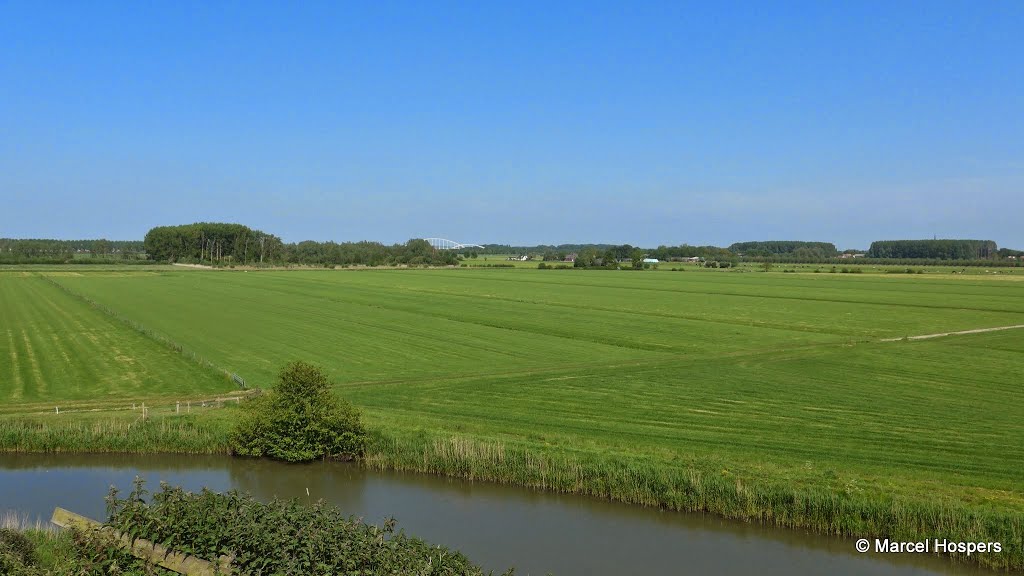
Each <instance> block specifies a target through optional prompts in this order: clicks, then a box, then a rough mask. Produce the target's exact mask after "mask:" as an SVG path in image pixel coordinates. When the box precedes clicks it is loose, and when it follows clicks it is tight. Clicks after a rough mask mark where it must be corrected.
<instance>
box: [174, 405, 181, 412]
mask: <svg viewBox="0 0 1024 576" xmlns="http://www.w3.org/2000/svg"><path fill="white" fill-rule="evenodd" d="M174 413H175V414H179V413H181V402H175V403H174Z"/></svg>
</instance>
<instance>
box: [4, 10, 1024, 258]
mask: <svg viewBox="0 0 1024 576" xmlns="http://www.w3.org/2000/svg"><path fill="white" fill-rule="evenodd" d="M1022 29H1024V3H1021V2H1017V1H1005V2H999V1H986V2H943V1H939V0H935V1H929V2H847V3H833V2H806V3H786V2H780V3H771V5H769V3H764V2H759V3H742V4H741V3H726V2H707V3H702V4H698V3H685V2H666V3H643V2H622V3H599V2H579V3H575V2H562V3H552V2H524V1H517V2H507V3H497V2H472V3H470V2H467V3H443V2H409V3H389V2H372V3H365V4H357V3H340V2H325V3H317V2H301V3H262V2H237V3H232V2H124V3H104V2H38V1H32V2H20V1H16V2H12V1H7V0H0V237H56V238H85V237H101V236H103V237H107V238H113V239H138V238H141V237H142V236H143V235H144V234H145V232H146V231H147V230H148V229H149V228H150V227H152V226H155V225H164V224H178V223H187V222H193V221H233V222H241V223H245V224H248V225H250V226H253V227H257V228H260V229H263V230H266V231H268V232H272V233H276V234H278V235H280V236H281V237H283V238H284V239H285V240H286V241H298V240H304V239H314V240H329V239H330V240H360V239H370V240H379V241H384V242H397V241H404V240H406V239H408V238H411V237H423V236H442V237H447V238H452V239H454V240H458V241H463V242H479V243H492V242H493V243H511V244H536V243H563V242H613V243H626V242H628V243H631V244H635V245H644V246H653V245H658V244H682V243H689V244H705V243H711V244H718V245H727V244H730V243H732V242H736V241H744V240H765V239H793V240H796V239H799V240H817V241H830V242H835V243H836V244H837V245H838V246H839V247H840V248H846V247H860V248H864V247H867V245H868V244H869V243H870V242H871V241H872V240H878V239H894V238H930V237H932V236H933V235H938V236H939V237H972V238H986V239H993V240H996V242H998V243H999V245H1000V246H1010V247H1017V248H1024V225H1022V224H1021V222H1022V216H1024V193H1022V192H1024V72H1022V70H1024V67H1022V66H1021V64H1020V62H1021V61H1022V60H1024V41H1022V40H1021V39H1020V38H1021V37H1022V36H1021V34H1020V30H1022Z"/></svg>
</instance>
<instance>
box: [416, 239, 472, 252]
mask: <svg viewBox="0 0 1024 576" xmlns="http://www.w3.org/2000/svg"><path fill="white" fill-rule="evenodd" d="M424 240H426V241H427V242H430V245H431V246H433V248H434V250H462V249H463V248H480V249H483V246H481V245H479V244H463V243H461V242H456V241H455V240H449V239H447V238H424Z"/></svg>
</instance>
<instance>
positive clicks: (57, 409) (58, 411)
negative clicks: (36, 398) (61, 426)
mask: <svg viewBox="0 0 1024 576" xmlns="http://www.w3.org/2000/svg"><path fill="white" fill-rule="evenodd" d="M53 409H54V410H56V411H57V414H60V406H54V407H53Z"/></svg>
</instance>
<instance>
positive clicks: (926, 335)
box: [880, 324, 1024, 342]
mask: <svg viewBox="0 0 1024 576" xmlns="http://www.w3.org/2000/svg"><path fill="white" fill-rule="evenodd" d="M1014 328H1024V324H1015V325H1013V326H997V327H995V328H976V329H974V330H961V331H959V332H940V333H938V334H922V335H920V336H907V337H906V338H885V339H883V340H880V342H896V341H898V340H904V339H906V340H927V339H929V338H941V337H943V336H960V335H963V334H981V333H982V332H998V331H1000V330H1013V329H1014Z"/></svg>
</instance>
